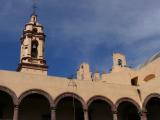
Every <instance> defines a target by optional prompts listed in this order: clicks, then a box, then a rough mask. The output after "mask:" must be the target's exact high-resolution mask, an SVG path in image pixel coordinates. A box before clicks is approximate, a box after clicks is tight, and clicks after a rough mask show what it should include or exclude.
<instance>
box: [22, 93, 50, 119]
mask: <svg viewBox="0 0 160 120" xmlns="http://www.w3.org/2000/svg"><path fill="white" fill-rule="evenodd" d="M50 119H51V111H50V102H49V100H48V99H47V98H46V97H45V96H43V95H40V94H38V93H34V94H29V95H27V96H25V97H24V98H23V99H22V100H21V101H20V105H19V120H50Z"/></svg>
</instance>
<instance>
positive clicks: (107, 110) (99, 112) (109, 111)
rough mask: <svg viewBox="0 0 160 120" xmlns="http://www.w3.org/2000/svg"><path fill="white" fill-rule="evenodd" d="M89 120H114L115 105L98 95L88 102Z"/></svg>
mask: <svg viewBox="0 0 160 120" xmlns="http://www.w3.org/2000/svg"><path fill="white" fill-rule="evenodd" d="M87 107H88V108H87V110H88V118H89V120H99V119H101V120H113V119H114V118H113V113H114V112H115V105H114V103H113V102H112V101H111V100H110V99H109V98H107V97H105V96H102V95H96V96H93V97H91V98H90V99H89V100H88V102H87Z"/></svg>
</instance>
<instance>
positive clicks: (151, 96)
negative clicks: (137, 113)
mask: <svg viewBox="0 0 160 120" xmlns="http://www.w3.org/2000/svg"><path fill="white" fill-rule="evenodd" d="M151 98H159V99H160V94H158V93H152V94H150V95H148V96H147V97H146V98H145V100H144V101H143V104H142V110H143V111H147V110H146V105H147V103H148V101H149V100H150V99H151Z"/></svg>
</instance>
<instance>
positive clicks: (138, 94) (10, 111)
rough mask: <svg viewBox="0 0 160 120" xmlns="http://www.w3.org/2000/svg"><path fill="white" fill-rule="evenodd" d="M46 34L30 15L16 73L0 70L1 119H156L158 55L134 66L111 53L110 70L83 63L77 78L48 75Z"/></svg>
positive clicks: (159, 79)
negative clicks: (96, 69) (92, 69)
mask: <svg viewBox="0 0 160 120" xmlns="http://www.w3.org/2000/svg"><path fill="white" fill-rule="evenodd" d="M44 44H45V33H44V31H43V26H42V25H41V24H39V23H38V20H37V15H36V14H35V13H33V14H32V15H31V18H30V20H29V22H28V23H27V24H26V25H25V28H24V30H23V34H22V36H21V54H20V63H19V65H18V67H17V71H4V70H0V120H160V114H159V113H160V66H159V65H160V54H156V55H154V56H153V57H152V58H151V59H149V60H148V61H147V62H146V63H145V64H143V65H142V66H141V67H139V68H138V69H132V68H130V67H128V65H127V61H126V58H125V55H123V54H120V53H114V54H113V66H112V69H111V71H110V72H109V73H106V72H103V73H102V74H100V73H99V72H98V71H96V72H95V73H91V72H90V67H89V64H87V63H82V64H81V65H80V67H79V69H78V70H77V76H76V78H63V77H56V76H48V75H47V71H48V65H47V63H46V60H45V57H44V51H45V47H44Z"/></svg>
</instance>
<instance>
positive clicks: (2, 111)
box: [0, 91, 14, 120]
mask: <svg viewBox="0 0 160 120" xmlns="http://www.w3.org/2000/svg"><path fill="white" fill-rule="evenodd" d="M13 111H14V104H13V100H12V97H11V96H10V95H9V94H7V93H6V92H3V91H0V120H12V119H13Z"/></svg>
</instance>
